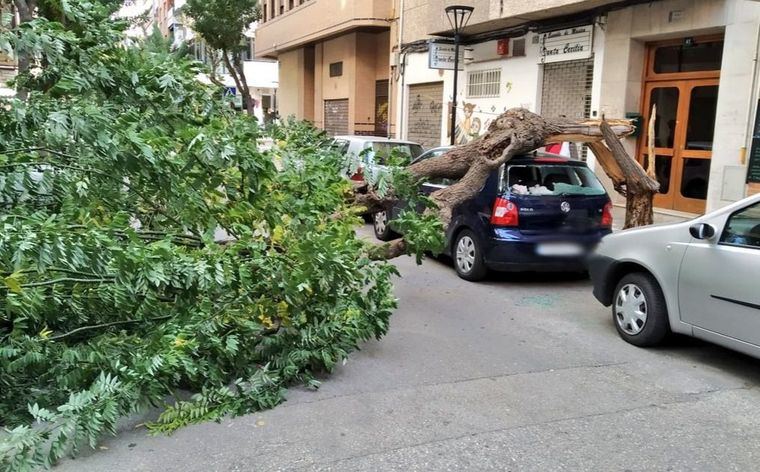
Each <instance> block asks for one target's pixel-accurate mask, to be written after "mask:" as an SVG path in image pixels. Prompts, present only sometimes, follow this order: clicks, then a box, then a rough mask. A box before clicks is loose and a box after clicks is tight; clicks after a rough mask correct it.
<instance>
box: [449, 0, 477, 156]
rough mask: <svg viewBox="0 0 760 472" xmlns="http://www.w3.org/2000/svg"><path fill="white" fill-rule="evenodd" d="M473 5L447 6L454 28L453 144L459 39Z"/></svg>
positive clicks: (452, 141)
mask: <svg viewBox="0 0 760 472" xmlns="http://www.w3.org/2000/svg"><path fill="white" fill-rule="evenodd" d="M473 10H474V8H473V7H470V6H467V5H450V6H448V7H446V16H447V17H449V23H451V27H452V28H453V29H454V97H453V100H452V102H453V103H452V106H451V145H452V146H453V145H454V140H455V139H456V133H455V132H454V130H455V128H456V124H457V87H458V83H457V80H458V78H459V41H460V39H461V37H460V33H461V31H462V28H464V27H465V26H467V22H468V21H470V17H471V16H472V11H473Z"/></svg>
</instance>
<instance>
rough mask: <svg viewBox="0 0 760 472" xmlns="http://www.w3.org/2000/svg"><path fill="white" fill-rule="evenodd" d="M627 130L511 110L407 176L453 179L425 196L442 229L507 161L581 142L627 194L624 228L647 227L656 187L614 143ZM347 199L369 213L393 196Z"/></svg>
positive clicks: (623, 125) (391, 250)
mask: <svg viewBox="0 0 760 472" xmlns="http://www.w3.org/2000/svg"><path fill="white" fill-rule="evenodd" d="M633 131H634V127H633V126H632V125H631V123H630V121H628V120H580V121H574V120H569V119H565V118H562V119H545V118H543V117H541V116H539V115H536V114H535V113H532V112H530V111H528V110H525V109H521V108H514V109H511V110H508V111H506V112H505V113H503V114H501V115H500V116H499V117H498V118H497V119H496V120H494V121H493V122H492V123H491V125H490V126H489V128H488V130H487V131H486V133H485V134H484V135H483V136H481V137H480V138H478V139H476V140H474V141H471V142H469V143H467V144H464V145H462V146H459V147H456V148H453V149H452V150H450V151H449V152H447V153H445V154H443V155H441V156H438V157H434V158H430V159H427V160H424V161H422V162H418V163H416V164H413V165H411V166H409V167H408V168H407V171H408V172H410V173H411V174H412V175H413V176H414V177H416V178H418V179H420V180H424V179H432V178H448V179H455V180H458V181H457V182H456V183H455V184H453V185H451V186H449V187H446V188H443V189H441V190H438V191H436V192H433V193H432V194H431V195H430V198H431V199H432V201H433V202H434V203H435V205H436V206H435V208H433V209H429V210H428V211H432V212H434V213H435V214H436V216H437V217H438V218H439V219H440V220H441V222H442V223H443V224H444V226H446V225H448V224H449V223H450V221H451V216H452V213H453V211H454V210H455V209H456V208H457V206H458V205H460V204H462V203H463V202H465V201H467V200H469V199H471V198H472V197H474V196H475V195H477V193H478V192H479V191H480V189H481V188H482V187H483V185H484V184H485V181H486V179H487V178H488V176H489V175H490V174H491V172H492V171H493V170H494V169H496V168H498V167H499V166H501V165H502V164H504V163H505V162H507V161H509V160H510V159H511V158H512V157H514V156H516V155H518V154H522V153H526V152H531V151H533V150H535V149H537V148H539V147H542V146H545V145H546V144H549V143H556V142H564V141H569V142H580V143H586V144H588V145H589V146H590V147H591V149H592V150H593V151H594V154H595V155H596V156H597V158H598V160H599V162H600V163H601V165H602V168H603V169H604V170H605V172H606V173H607V175H609V176H610V178H611V179H612V182H613V184H614V186H615V189H616V190H618V191H619V192H621V193H623V194H625V195H627V198H628V214H629V215H628V217H627V218H626V227H632V226H641V225H644V224H651V222H652V198H653V196H654V194H655V193H656V192H657V190H658V189H659V184H658V183H657V182H656V181H655V180H654V179H652V178H650V177H649V176H648V175H647V173H646V172H645V171H644V169H643V168H642V167H641V166H640V165H639V164H638V162H636V161H635V160H634V159H632V158H631V157H630V156H628V154H627V153H626V152H625V149H624V148H623V145H622V143H621V142H620V138H621V137H625V136H628V135H630V134H631V133H633ZM605 143H606V146H605ZM353 200H354V202H355V203H357V204H361V205H363V206H365V207H366V208H368V209H369V210H370V211H380V210H382V209H384V208H387V207H388V206H389V205H390V204H392V203H393V200H394V197H393V195H392V192H391V193H390V194H386V195H383V196H381V195H379V194H377V193H376V192H375V191H374V189H372V188H371V186H369V185H368V184H366V183H364V184H359V185H357V186H355V188H354V196H353ZM407 248H408V245H407V244H406V243H405V242H404V241H403V240H400V241H398V242H394V243H392V244H385V245H383V246H380V248H379V249H377V251H375V253H374V254H373V257H395V256H398V255H401V254H403V253H404V252H405V251H406V250H407Z"/></svg>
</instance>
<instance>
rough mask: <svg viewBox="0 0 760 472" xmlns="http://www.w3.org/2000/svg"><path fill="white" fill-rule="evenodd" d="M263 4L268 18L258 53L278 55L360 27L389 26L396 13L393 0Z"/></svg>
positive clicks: (260, 34)
mask: <svg viewBox="0 0 760 472" xmlns="http://www.w3.org/2000/svg"><path fill="white" fill-rule="evenodd" d="M291 5H292V8H287V9H286V8H285V7H286V6H288V7H290V6H291ZM262 7H263V8H264V9H265V10H266V15H265V18H266V19H267V21H265V22H262V23H260V24H259V27H258V29H257V30H256V55H257V56H258V57H276V56H277V55H278V54H279V53H281V52H284V51H287V50H290V49H294V48H297V47H300V46H303V45H306V44H309V43H313V42H315V41H319V40H323V39H327V38H330V37H333V36H337V35H340V34H343V33H346V32H349V31H352V30H356V29H362V30H372V29H387V28H389V27H390V24H391V21H392V16H393V1H392V0H361V1H353V0H351V1H349V0H305V1H303V2H287V1H285V0H265V1H262ZM272 13H274V15H272Z"/></svg>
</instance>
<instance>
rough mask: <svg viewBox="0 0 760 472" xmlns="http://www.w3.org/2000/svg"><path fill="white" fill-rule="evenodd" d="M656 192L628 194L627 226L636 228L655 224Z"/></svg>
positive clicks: (626, 202)
mask: <svg viewBox="0 0 760 472" xmlns="http://www.w3.org/2000/svg"><path fill="white" fill-rule="evenodd" d="M655 193H656V192H641V193H631V194H628V196H627V197H626V200H625V226H624V228H625V229H627V228H636V227H637V226H648V225H651V224H652V223H653V222H654V214H653V210H652V201H653V200H654V194H655Z"/></svg>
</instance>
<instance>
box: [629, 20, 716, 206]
mask: <svg viewBox="0 0 760 472" xmlns="http://www.w3.org/2000/svg"><path fill="white" fill-rule="evenodd" d="M723 39H724V35H723V34H713V35H704V36H698V37H695V38H694V43H696V44H699V43H707V42H719V41H723ZM679 44H683V38H676V39H671V40H666V41H657V42H652V43H648V44H647V45H646V47H647V51H646V56H645V61H644V71H643V74H642V87H641V89H642V97H641V116H642V129H641V131H642V132H641V133H640V134H639V139H638V142H637V143H636V152H637V156H636V158H637V160H639V162H640V163H641V164H642V165H645V162H644V156H645V154H647V153H648V151H649V150H648V149H647V130H648V129H649V118H650V116H649V115H650V112H651V106H652V105H651V90H652V89H654V88H661V87H676V88H678V108H677V110H676V123H677V124H676V130H675V135H674V136H673V149H672V151H671V150H670V148H655V155H654V156H653V159H652V162H653V164H654V163H655V162H656V156H657V155H664V156H670V159H671V170H670V172H671V175H670V185H669V189H668V193H667V194H664V195H663V194H657V195H656V196H655V201H654V205H655V207H661V208H666V209H677V210H680V211H686V212H690V213H703V212H704V210H705V206H706V203H707V200H706V199H705V200H698V199H692V198H686V197H683V196H681V194H680V192H681V183H682V179H683V162H684V159H692V158H694V159H711V158H712V151H694V150H686V149H685V141H686V132H687V126H688V120H689V110H690V105H691V91H692V89H694V87H700V86H706V85H707V86H709V85H718V86H720V72H721V71H720V70H708V71H695V72H678V73H667V74H656V73H655V72H654V58H655V51H656V50H657V48H659V47H662V46H673V45H679ZM679 146H680V149H679V148H678V147H679ZM684 153H685V154H688V155H687V156H684ZM708 182H709V180H708ZM676 207H678V208H676Z"/></svg>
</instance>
